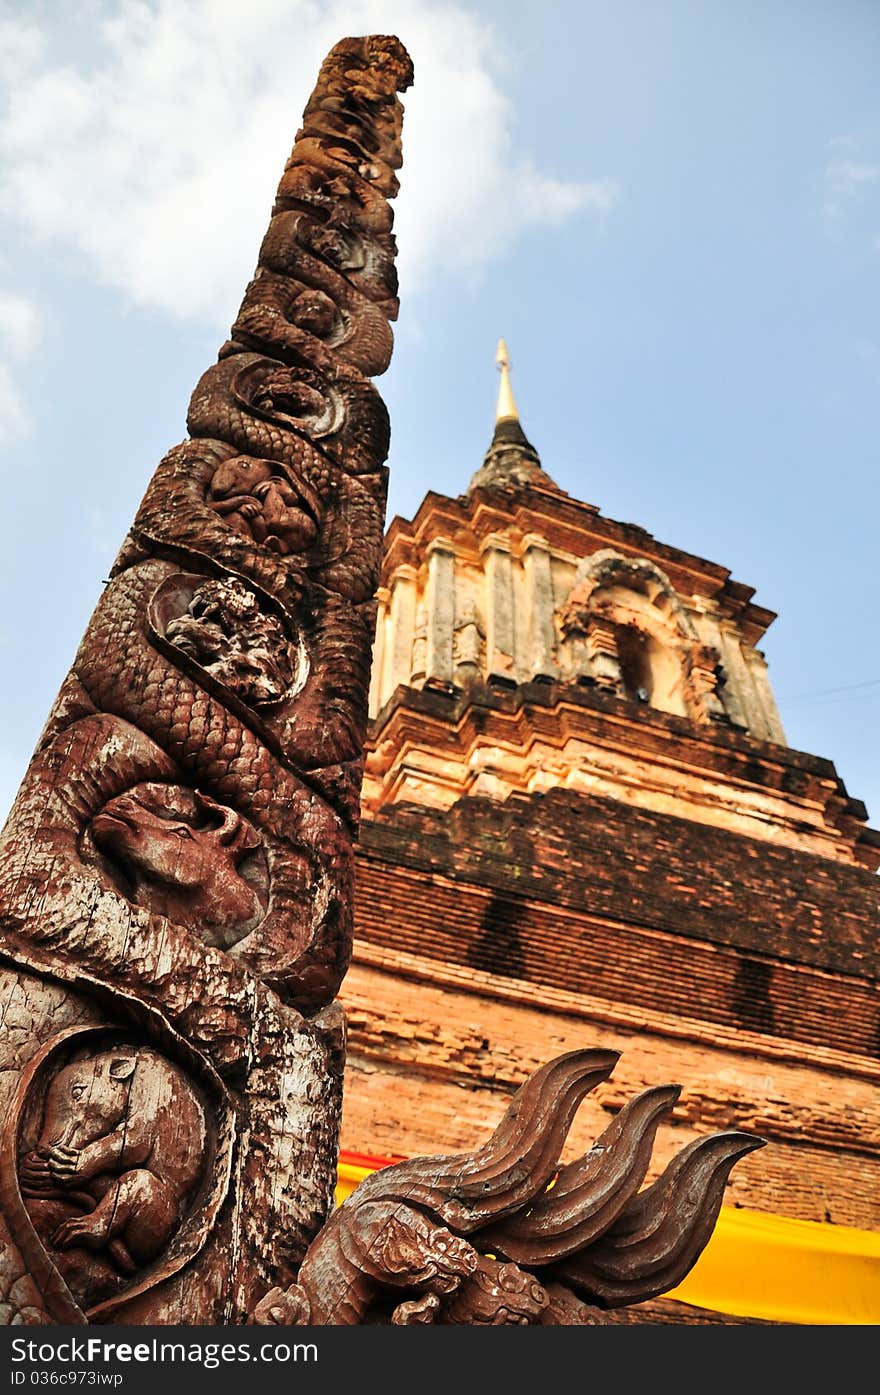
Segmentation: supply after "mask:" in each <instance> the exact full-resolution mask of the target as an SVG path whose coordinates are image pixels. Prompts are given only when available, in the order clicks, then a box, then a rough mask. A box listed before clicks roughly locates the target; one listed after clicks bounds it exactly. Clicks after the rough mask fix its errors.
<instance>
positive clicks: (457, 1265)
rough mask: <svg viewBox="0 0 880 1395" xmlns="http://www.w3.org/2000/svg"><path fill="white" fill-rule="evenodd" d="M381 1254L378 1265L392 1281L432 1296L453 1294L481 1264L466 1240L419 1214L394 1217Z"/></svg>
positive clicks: (382, 1244)
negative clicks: (478, 1264) (426, 1291)
mask: <svg viewBox="0 0 880 1395" xmlns="http://www.w3.org/2000/svg"><path fill="white" fill-rule="evenodd" d="M380 1251H381V1252H380V1253H378V1252H377V1254H378V1265H379V1268H380V1270H381V1272H382V1274H383V1277H384V1278H385V1279H386V1280H387V1281H388V1282H391V1283H393V1284H394V1285H395V1286H400V1287H404V1288H414V1289H417V1290H419V1291H421V1290H424V1289H428V1290H429V1291H430V1292H431V1293H451V1292H452V1291H453V1290H454V1289H455V1288H457V1287H458V1285H459V1283H460V1282H461V1280H462V1278H463V1277H464V1276H465V1275H467V1274H472V1273H473V1272H474V1270H475V1268H476V1265H477V1252H476V1250H474V1249H473V1248H472V1247H471V1246H470V1245H469V1244H468V1243H467V1241H466V1240H463V1239H462V1238H461V1237H460V1236H458V1235H453V1233H452V1232H451V1231H449V1230H447V1229H446V1228H445V1227H444V1226H432V1225H430V1224H429V1222H428V1221H427V1220H426V1219H425V1218H424V1217H423V1216H421V1215H419V1214H418V1213H413V1215H412V1216H411V1217H410V1218H404V1217H401V1216H396V1217H394V1219H393V1220H392V1221H391V1222H390V1223H389V1225H388V1226H387V1227H386V1230H385V1233H384V1235H383V1237H382V1242H381V1246H380ZM371 1258H373V1256H371Z"/></svg>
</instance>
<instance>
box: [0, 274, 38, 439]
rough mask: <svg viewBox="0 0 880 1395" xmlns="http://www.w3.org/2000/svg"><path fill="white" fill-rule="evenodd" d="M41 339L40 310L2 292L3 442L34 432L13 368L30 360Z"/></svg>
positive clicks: (0, 379)
mask: <svg viewBox="0 0 880 1395" xmlns="http://www.w3.org/2000/svg"><path fill="white" fill-rule="evenodd" d="M39 337H40V316H39V313H38V311H37V308H36V306H35V305H34V304H32V302H31V301H29V300H26V299H25V297H24V296H22V295H18V294H16V293H14V292H12V291H4V290H2V289H0V346H2V347H0V441H3V440H10V439H14V438H15V437H17V436H23V435H26V434H27V432H28V430H29V429H30V421H29V418H28V413H27V408H26V407H25V403H24V398H23V396H22V393H21V391H20V389H19V387H18V385H17V382H16V377H15V368H14V366H13V365H14V364H20V363H21V362H22V361H23V360H25V359H27V358H29V357H30V355H31V354H32V353H33V351H34V349H35V348H36V346H37V343H38V341H39ZM9 360H12V362H9Z"/></svg>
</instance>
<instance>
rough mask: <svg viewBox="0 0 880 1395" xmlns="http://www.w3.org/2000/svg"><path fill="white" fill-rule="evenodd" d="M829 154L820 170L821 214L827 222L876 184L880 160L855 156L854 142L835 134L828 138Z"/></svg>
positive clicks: (838, 217)
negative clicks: (829, 156) (835, 136)
mask: <svg viewBox="0 0 880 1395" xmlns="http://www.w3.org/2000/svg"><path fill="white" fill-rule="evenodd" d="M828 148H829V151H831V152H832V158H831V159H830V160H828V161H827V163H826V165H825V168H824V170H823V172H822V183H823V188H824V202H823V204H822V216H823V218H824V219H825V222H826V224H827V225H829V226H833V225H834V224H837V223H840V222H841V220H842V219H843V218H844V217H845V215H846V214H847V213H848V212H849V211H850V210H851V209H852V208H853V207H854V206H855V205H856V204H857V203H859V202H860V201H861V200H862V199H863V198H864V195H865V193H866V191H867V190H869V189H870V186H871V185H873V184H880V164H876V163H875V162H872V161H870V160H862V159H858V158H857V157H856V150H857V147H856V142H855V141H853V140H852V139H850V138H849V137H841V136H838V137H837V138H836V139H834V140H832V141H829V142H828Z"/></svg>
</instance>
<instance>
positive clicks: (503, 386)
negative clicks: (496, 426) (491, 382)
mask: <svg viewBox="0 0 880 1395" xmlns="http://www.w3.org/2000/svg"><path fill="white" fill-rule="evenodd" d="M495 363H496V366H497V368H498V372H499V373H500V374H501V382H500V383H499V384H498V408H497V410H496V412H495V421H496V423H497V422H499V421H519V412H518V411H517V409H516V399H515V398H514V395H513V388H512V387H511V386H510V354H509V353H508V352H507V345H506V344H505V342H504V340H503V339H499V340H498V349H497V351H496V353H495Z"/></svg>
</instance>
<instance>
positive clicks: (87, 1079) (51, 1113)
mask: <svg viewBox="0 0 880 1395" xmlns="http://www.w3.org/2000/svg"><path fill="white" fill-rule="evenodd" d="M136 1064H137V1059H136V1057H135V1056H134V1054H133V1053H130V1052H125V1051H121V1052H113V1051H106V1052H103V1053H102V1054H101V1055H100V1056H92V1057H91V1058H89V1059H87V1060H84V1061H74V1062H73V1063H72V1064H71V1065H69V1066H65V1067H64V1069H63V1070H60V1071H59V1072H58V1074H57V1075H56V1076H55V1079H54V1080H53V1081H52V1083H51V1085H50V1086H49V1089H48V1091H47V1094H46V1105H45V1109H44V1112H43V1128H42V1132H41V1134H40V1147H41V1148H43V1147H45V1148H52V1147H57V1146H58V1145H60V1146H61V1147H63V1148H84V1147H85V1146H86V1144H87V1143H93V1142H94V1140H95V1139H96V1138H103V1136H104V1135H105V1134H107V1133H111V1132H112V1130H113V1129H115V1127H116V1125H117V1124H118V1123H120V1121H121V1120H122V1118H123V1116H124V1115H125V1111H126V1107H127V1105H128V1093H129V1089H130V1088H131V1080H132V1076H133V1074H134V1069H135V1066H136Z"/></svg>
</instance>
